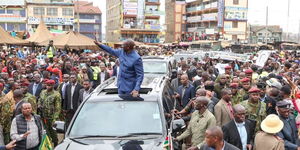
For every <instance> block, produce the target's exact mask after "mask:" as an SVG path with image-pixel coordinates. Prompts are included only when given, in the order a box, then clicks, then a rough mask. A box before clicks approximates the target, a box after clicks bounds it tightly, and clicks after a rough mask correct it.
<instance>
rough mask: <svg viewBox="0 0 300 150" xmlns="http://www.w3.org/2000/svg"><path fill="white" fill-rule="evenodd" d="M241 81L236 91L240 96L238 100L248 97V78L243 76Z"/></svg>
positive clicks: (249, 86)
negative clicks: (240, 86) (240, 85)
mask: <svg viewBox="0 0 300 150" xmlns="http://www.w3.org/2000/svg"><path fill="white" fill-rule="evenodd" d="M241 83H242V89H240V90H239V91H238V95H239V97H240V98H241V99H240V101H243V100H246V99H248V98H249V95H248V91H249V89H250V88H251V83H250V79H249V78H243V79H242V80H241Z"/></svg>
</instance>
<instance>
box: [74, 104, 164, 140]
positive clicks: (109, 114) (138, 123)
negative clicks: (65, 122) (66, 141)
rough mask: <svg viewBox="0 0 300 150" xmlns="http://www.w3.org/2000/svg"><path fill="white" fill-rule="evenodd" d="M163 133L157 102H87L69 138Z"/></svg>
mask: <svg viewBox="0 0 300 150" xmlns="http://www.w3.org/2000/svg"><path fill="white" fill-rule="evenodd" d="M141 132H142V133H145V132H147V133H148V132H149V133H162V120H161V115H160V111H159V106H158V103H157V102H146V101H143V102H136V101H135V102H128V101H114V102H99V101H98V102H87V103H85V104H84V106H83V107H82V109H81V110H80V113H79V114H78V115H77V117H76V120H75V122H74V124H73V125H72V128H71V131H70V134H69V136H70V137H80V136H87V135H97V136H122V135H127V134H130V133H141Z"/></svg>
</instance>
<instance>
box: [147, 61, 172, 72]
mask: <svg viewBox="0 0 300 150" xmlns="http://www.w3.org/2000/svg"><path fill="white" fill-rule="evenodd" d="M143 67H144V73H153V74H166V73H167V69H168V68H167V63H166V62H153V61H144V62H143Z"/></svg>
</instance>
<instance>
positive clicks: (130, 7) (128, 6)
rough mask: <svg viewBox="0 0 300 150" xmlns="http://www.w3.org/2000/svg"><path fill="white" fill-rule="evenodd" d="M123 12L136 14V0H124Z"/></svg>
mask: <svg viewBox="0 0 300 150" xmlns="http://www.w3.org/2000/svg"><path fill="white" fill-rule="evenodd" d="M123 12H124V15H137V14H138V3H137V0H124V2H123Z"/></svg>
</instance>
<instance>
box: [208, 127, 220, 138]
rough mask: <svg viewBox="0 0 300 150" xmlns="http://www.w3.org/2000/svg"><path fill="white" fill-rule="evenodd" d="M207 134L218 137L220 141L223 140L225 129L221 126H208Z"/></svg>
mask: <svg viewBox="0 0 300 150" xmlns="http://www.w3.org/2000/svg"><path fill="white" fill-rule="evenodd" d="M206 134H207V136H211V137H215V138H216V139H218V140H219V141H222V140H223V131H222V129H221V128H220V127H218V126H215V127H211V128H208V129H207V130H206Z"/></svg>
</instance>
